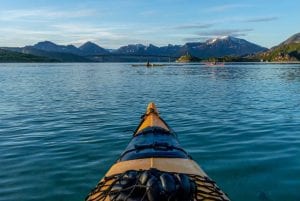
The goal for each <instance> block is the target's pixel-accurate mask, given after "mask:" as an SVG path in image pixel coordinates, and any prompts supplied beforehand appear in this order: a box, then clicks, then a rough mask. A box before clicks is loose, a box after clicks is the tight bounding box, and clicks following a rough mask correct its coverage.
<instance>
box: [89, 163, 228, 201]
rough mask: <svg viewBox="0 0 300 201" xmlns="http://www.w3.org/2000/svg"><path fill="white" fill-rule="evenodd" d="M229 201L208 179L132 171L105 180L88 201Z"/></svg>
mask: <svg viewBox="0 0 300 201" xmlns="http://www.w3.org/2000/svg"><path fill="white" fill-rule="evenodd" d="M108 200H109V201H204V200H205V201H229V199H228V198H227V196H226V195H225V194H224V193H223V192H222V191H221V190H220V189H219V188H218V187H217V185H216V184H215V182H214V181H212V180H211V179H209V178H208V177H205V176H199V175H190V174H180V173H170V172H163V171H159V170H157V169H150V170H141V171H134V170H129V171H127V172H124V173H122V174H116V175H112V176H109V177H105V178H104V179H102V180H101V181H100V182H99V183H98V185H97V186H96V187H95V188H94V189H93V190H92V191H91V193H90V194H89V195H88V196H87V198H86V201H108Z"/></svg>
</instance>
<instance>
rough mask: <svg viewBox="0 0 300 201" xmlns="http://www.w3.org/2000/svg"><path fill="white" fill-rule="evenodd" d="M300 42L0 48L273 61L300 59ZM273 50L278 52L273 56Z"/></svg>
mask: <svg viewBox="0 0 300 201" xmlns="http://www.w3.org/2000/svg"><path fill="white" fill-rule="evenodd" d="M299 42H300V33H299V34H295V35H294V36H292V37H290V38H289V39H287V40H286V41H284V42H282V43H280V44H279V45H278V46H275V47H273V48H271V49H270V50H269V49H267V48H264V47H262V46H259V45H257V44H254V43H251V42H249V41H247V40H244V39H240V38H236V37H232V36H225V37H219V38H213V39H210V40H207V41H205V42H189V43H186V44H184V45H171V44H169V45H167V46H162V47H158V46H155V45H153V44H150V45H147V46H146V45H143V44H130V45H127V46H122V47H120V48H118V49H114V50H108V49H105V48H103V47H100V46H99V45H97V44H95V43H92V42H86V43H84V44H83V45H81V46H80V47H76V46H74V45H58V44H55V43H53V42H51V41H43V42H39V43H37V44H35V45H32V46H25V47H3V48H1V49H2V50H3V51H4V50H6V55H7V54H8V52H18V53H22V54H28V55H33V56H36V57H38V58H44V59H45V58H47V59H48V60H49V61H56V62H123V61H129V62H135V61H140V62H142V61H147V60H149V61H175V60H176V59H177V58H178V57H180V56H182V55H185V54H187V53H188V54H190V55H192V56H193V57H197V58H200V59H208V58H215V57H219V58H220V57H238V58H241V57H245V56H247V57H249V55H251V57H252V58H255V59H257V60H261V59H263V60H268V61H273V60H276V59H278V60H280V58H279V57H278V54H279V56H281V57H284V58H285V59H282V58H281V60H288V59H291V60H299V49H300V48H299V46H300V43H299ZM3 51H2V52H3ZM274 52H275V53H274ZM0 54H1V52H0ZM274 54H275V55H277V56H274ZM253 55H254V56H253ZM287 55H288V56H287ZM0 59H1V57H0ZM0 61H1V60H0Z"/></svg>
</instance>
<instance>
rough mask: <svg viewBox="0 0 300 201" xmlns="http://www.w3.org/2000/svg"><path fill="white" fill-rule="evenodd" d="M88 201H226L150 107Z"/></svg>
mask: <svg viewBox="0 0 300 201" xmlns="http://www.w3.org/2000/svg"><path fill="white" fill-rule="evenodd" d="M86 200H87V201H125V200H126V201H141V200H143V201H164V200H169V201H201V200H205V201H219V200H220V201H229V199H228V197H227V196H226V195H225V194H224V193H223V192H222V191H221V190H220V189H219V188H218V186H217V185H216V183H215V182H214V181H212V180H211V179H210V178H209V177H208V176H207V175H206V173H205V172H204V171H203V170H202V169H201V168H200V166H199V165H198V164H197V163H196V162H195V161H194V160H192V158H191V157H190V156H189V155H188V153H187V152H186V151H185V150H184V149H183V148H182V147H181V146H180V145H179V143H178V140H177V136H176V134H175V133H174V132H173V131H172V129H171V128H170V127H169V126H168V124H167V123H166V122H165V121H164V120H163V119H162V118H161V117H160V116H159V113H158V110H157V108H156V106H155V104H154V103H149V105H148V107H147V110H146V113H145V114H144V115H143V116H142V120H141V123H140V124H139V126H138V127H137V129H136V131H135V132H134V134H133V138H132V139H131V141H130V142H129V144H128V146H127V148H126V149H125V151H124V152H123V153H122V154H121V156H120V157H119V159H118V160H117V162H116V163H115V164H114V165H113V166H112V167H111V168H110V170H109V171H108V172H107V173H106V175H105V176H104V178H103V179H102V180H101V181H100V182H99V183H98V185H97V186H96V188H94V189H93V190H92V191H91V193H90V194H89V195H88V197H87V198H86Z"/></svg>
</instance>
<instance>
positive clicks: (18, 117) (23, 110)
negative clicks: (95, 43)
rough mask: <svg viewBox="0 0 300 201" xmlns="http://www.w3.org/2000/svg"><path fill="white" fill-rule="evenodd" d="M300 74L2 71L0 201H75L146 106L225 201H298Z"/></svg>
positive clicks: (278, 68)
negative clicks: (163, 122) (153, 105)
mask: <svg viewBox="0 0 300 201" xmlns="http://www.w3.org/2000/svg"><path fill="white" fill-rule="evenodd" d="M299 69H300V66H299V65H283V66H282V65H258V64H253V65H227V66H225V67H222V68H209V67H205V66H201V65H198V64H189V65H185V64H183V65H181V64H176V65H175V64H174V65H170V66H166V67H163V68H131V65H130V64H1V66H0V97H1V99H0V152H1V155H0V161H1V165H0V178H1V180H0V186H1V188H0V200H5V201H10V200H11V201H14V200H24V201H26V200H45V201H47V200H49V201H50V200H83V199H84V197H85V196H86V195H87V193H88V192H89V190H90V189H91V188H93V187H94V186H95V185H96V183H97V182H98V180H99V179H100V178H101V177H102V176H103V175H104V173H105V172H106V171H107V170H108V168H109V167H110V166H111V165H112V164H113V163H114V162H115V160H116V159H117V157H118V156H119V154H120V153H121V152H122V150H123V149H124V148H125V147H126V145H127V143H128V141H129V140H130V137H131V135H132V132H133V130H134V129H135V127H136V126H137V124H138V121H139V118H140V115H141V114H142V113H143V112H144V110H145V107H146V105H147V103H148V102H149V101H155V102H156V103H157V105H158V107H159V109H160V112H161V114H162V116H163V118H164V119H165V120H166V121H167V122H168V123H169V124H170V126H171V127H172V128H173V129H174V130H175V131H176V133H177V134H178V137H179V140H180V142H181V144H182V146H183V147H184V148H186V149H187V151H188V152H189V153H190V154H191V155H192V157H193V158H194V159H195V160H196V161H197V162H198V163H200V164H201V166H202V167H203V169H204V170H205V171H206V172H207V173H208V174H209V175H210V176H211V177H212V178H213V179H215V180H216V181H217V183H218V184H219V186H220V187H222V189H224V190H225V191H226V192H227V193H228V194H229V196H230V197H231V198H232V200H243V201H255V200H257V201H267V200H271V201H281V200H289V201H298V200H300V197H299V193H298V191H297V189H299V187H300V174H299V168H298V167H299V166H300V149H299V147H300V136H299V133H300V127H299V121H300V104H299V99H300V94H299V93H298V91H299V87H300V82H299V81H300V80H299V76H298V74H299V72H300V70H299Z"/></svg>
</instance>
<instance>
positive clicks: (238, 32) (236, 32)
mask: <svg viewBox="0 0 300 201" xmlns="http://www.w3.org/2000/svg"><path fill="white" fill-rule="evenodd" d="M251 31H253V29H219V30H210V31H206V32H198V33H197V34H198V35H199V36H201V37H220V36H235V37H240V36H246V35H247V33H248V32H251Z"/></svg>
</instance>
